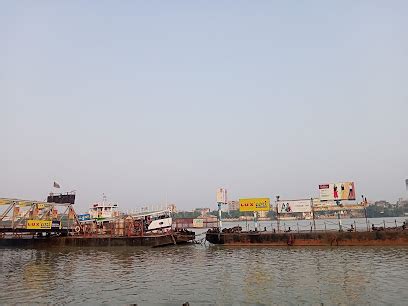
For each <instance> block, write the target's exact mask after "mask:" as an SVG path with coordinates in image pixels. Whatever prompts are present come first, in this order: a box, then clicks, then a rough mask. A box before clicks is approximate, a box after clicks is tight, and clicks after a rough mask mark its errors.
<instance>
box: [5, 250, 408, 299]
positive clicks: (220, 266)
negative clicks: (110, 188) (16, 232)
mask: <svg viewBox="0 0 408 306" xmlns="http://www.w3.org/2000/svg"><path fill="white" fill-rule="evenodd" d="M407 250H408V249H407V248H380V247H377V248H360V247H354V248H352V247H351V248H317V247H316V248H312V247H309V248H296V247H287V248H265V247H246V248H245V247H221V246H200V245H189V246H182V247H169V248H157V249H141V248H100V249H91V248H89V249H75V248H72V249H49V250H29V249H0V282H1V284H2V286H3V288H7V290H2V291H1V292H0V303H1V304H3V303H57V302H63V303H75V304H76V303H98V304H100V303H115V304H123V303H138V304H141V305H143V304H144V303H147V302H150V303H151V302H155V303H161V304H168V305H181V304H182V303H183V302H186V301H189V302H190V303H192V304H193V303H194V304H216V303H218V304H220V305H222V304H286V303H289V304H302V303H312V304H320V303H325V304H334V303H340V304H366V303H380V302H381V303H389V304H401V302H402V301H405V300H406V299H407V298H408V290H407V289H408V288H407V283H408V282H407V281H408V275H407V273H406V271H408V252H407Z"/></svg>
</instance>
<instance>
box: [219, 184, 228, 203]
mask: <svg viewBox="0 0 408 306" xmlns="http://www.w3.org/2000/svg"><path fill="white" fill-rule="evenodd" d="M217 203H223V204H227V189H225V188H218V189H217Z"/></svg>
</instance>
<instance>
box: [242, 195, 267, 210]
mask: <svg viewBox="0 0 408 306" xmlns="http://www.w3.org/2000/svg"><path fill="white" fill-rule="evenodd" d="M268 210H270V200H269V198H254V199H239V211H268Z"/></svg>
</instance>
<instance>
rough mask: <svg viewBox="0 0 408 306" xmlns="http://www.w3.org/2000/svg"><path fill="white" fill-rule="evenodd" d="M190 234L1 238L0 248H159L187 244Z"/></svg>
mask: <svg viewBox="0 0 408 306" xmlns="http://www.w3.org/2000/svg"><path fill="white" fill-rule="evenodd" d="M194 238H195V235H194V233H193V232H190V233H189V234H188V235H187V234H185V235H182V234H174V235H173V234H157V235H156V234H155V235H146V236H134V237H110V236H87V237H86V236H66V237H34V238H33V237H10V238H1V239H0V246H7V247H30V248H37V247H38V248H43V247H117V246H131V247H159V246H166V245H175V244H182V243H187V242H189V241H191V240H194Z"/></svg>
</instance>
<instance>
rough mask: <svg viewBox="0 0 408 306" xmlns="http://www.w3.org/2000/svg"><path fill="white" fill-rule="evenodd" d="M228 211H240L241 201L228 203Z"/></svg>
mask: <svg viewBox="0 0 408 306" xmlns="http://www.w3.org/2000/svg"><path fill="white" fill-rule="evenodd" d="M227 206H228V211H230V210H239V201H228V204H227Z"/></svg>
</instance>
